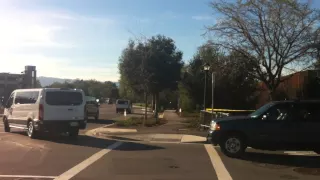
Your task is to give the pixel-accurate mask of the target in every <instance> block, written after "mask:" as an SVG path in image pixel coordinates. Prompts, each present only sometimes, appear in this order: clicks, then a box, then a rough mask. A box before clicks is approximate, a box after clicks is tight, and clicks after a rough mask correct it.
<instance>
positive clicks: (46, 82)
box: [38, 76, 73, 86]
mask: <svg viewBox="0 0 320 180" xmlns="http://www.w3.org/2000/svg"><path fill="white" fill-rule="evenodd" d="M38 80H39V81H40V83H41V86H49V85H51V84H53V83H55V82H59V83H63V82H65V81H73V79H63V78H54V77H44V76H40V77H38Z"/></svg>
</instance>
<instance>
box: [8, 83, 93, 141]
mask: <svg viewBox="0 0 320 180" xmlns="http://www.w3.org/2000/svg"><path fill="white" fill-rule="evenodd" d="M85 104H86V101H85V95H84V93H83V91H82V90H81V89H64V88H42V89H18V90H15V91H13V92H12V93H11V95H10V97H9V99H8V101H7V103H6V104H5V110H4V116H3V124H4V130H5V132H10V128H19V129H25V130H27V133H28V136H29V137H31V138H35V137H36V136H37V135H39V134H40V133H41V132H59V133H61V132H68V133H69V135H70V136H72V137H77V136H78V134H79V129H85V128H86V123H87V121H86V120H85Z"/></svg>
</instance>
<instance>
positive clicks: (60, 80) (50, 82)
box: [38, 76, 119, 87]
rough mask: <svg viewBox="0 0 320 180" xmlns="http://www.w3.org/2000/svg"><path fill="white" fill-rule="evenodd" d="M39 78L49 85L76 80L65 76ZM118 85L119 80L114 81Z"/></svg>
mask: <svg viewBox="0 0 320 180" xmlns="http://www.w3.org/2000/svg"><path fill="white" fill-rule="evenodd" d="M38 80H39V81H40V83H41V86H42V87H44V86H49V85H51V84H53V83H55V82H59V83H63V82H65V81H71V82H72V81H74V80H75V79H63V78H55V77H44V76H39V77H38ZM114 83H115V84H116V85H117V86H118V87H119V82H114Z"/></svg>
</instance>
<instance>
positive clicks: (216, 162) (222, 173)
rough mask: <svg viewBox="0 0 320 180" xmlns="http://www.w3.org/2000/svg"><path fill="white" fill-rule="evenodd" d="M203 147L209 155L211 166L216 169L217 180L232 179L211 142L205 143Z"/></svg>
mask: <svg viewBox="0 0 320 180" xmlns="http://www.w3.org/2000/svg"><path fill="white" fill-rule="evenodd" d="M204 147H205V148H206V150H207V153H208V155H209V157H210V160H211V163H212V166H213V168H214V170H215V171H216V174H217V177H218V179H219V180H232V177H231V175H230V173H229V172H228V170H227V169H226V167H225V166H224V164H223V162H222V160H221V158H220V156H219V154H218V152H217V151H216V150H215V149H214V147H213V146H212V144H205V145H204Z"/></svg>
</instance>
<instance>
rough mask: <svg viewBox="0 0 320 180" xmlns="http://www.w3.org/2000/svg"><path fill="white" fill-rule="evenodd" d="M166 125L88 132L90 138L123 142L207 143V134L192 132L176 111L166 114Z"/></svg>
mask: <svg viewBox="0 0 320 180" xmlns="http://www.w3.org/2000/svg"><path fill="white" fill-rule="evenodd" d="M163 116H164V118H165V119H166V120H167V121H168V122H167V123H166V124H164V125H161V126H156V127H137V128H113V127H108V126H104V127H101V128H97V129H93V130H91V131H88V132H87V135H89V136H95V137H99V138H105V139H114V140H120V141H121V140H122V141H146V142H163V143H205V142H206V132H192V131H188V130H187V129H186V128H185V124H184V123H182V122H181V121H182V120H183V118H181V117H179V116H178V115H177V113H176V112H175V111H174V110H167V111H165V112H164V115H163Z"/></svg>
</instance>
